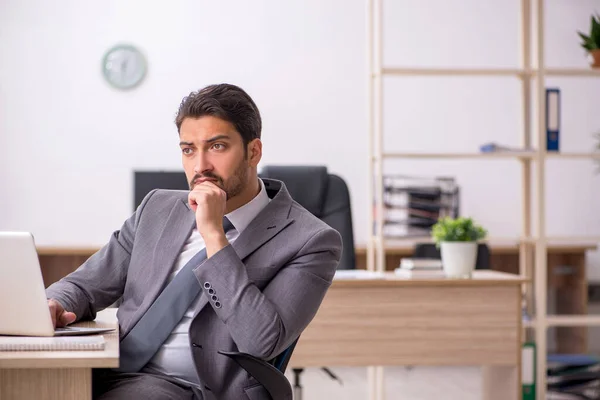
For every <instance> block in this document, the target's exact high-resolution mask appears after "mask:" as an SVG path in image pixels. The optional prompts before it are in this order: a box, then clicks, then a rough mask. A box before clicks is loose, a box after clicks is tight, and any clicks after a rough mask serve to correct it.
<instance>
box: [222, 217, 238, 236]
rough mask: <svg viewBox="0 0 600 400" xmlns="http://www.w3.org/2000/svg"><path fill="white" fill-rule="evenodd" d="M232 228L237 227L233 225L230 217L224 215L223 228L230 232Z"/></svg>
mask: <svg viewBox="0 0 600 400" xmlns="http://www.w3.org/2000/svg"><path fill="white" fill-rule="evenodd" d="M232 229H235V226H233V224H232V223H231V221H230V220H229V218H227V217H223V230H224V231H225V233H227V232H229V231H230V230H232Z"/></svg>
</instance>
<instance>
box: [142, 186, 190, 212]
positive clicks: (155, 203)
mask: <svg viewBox="0 0 600 400" xmlns="http://www.w3.org/2000/svg"><path fill="white" fill-rule="evenodd" d="M188 195H189V191H187V190H170V189H154V190H152V191H151V192H150V193H148V194H147V195H146V197H144V199H143V200H142V203H141V204H140V206H139V209H138V212H142V211H147V210H148V209H152V210H153V211H157V210H159V209H162V208H170V207H172V206H173V205H174V204H175V203H177V202H180V201H182V202H183V203H184V204H187V199H188Z"/></svg>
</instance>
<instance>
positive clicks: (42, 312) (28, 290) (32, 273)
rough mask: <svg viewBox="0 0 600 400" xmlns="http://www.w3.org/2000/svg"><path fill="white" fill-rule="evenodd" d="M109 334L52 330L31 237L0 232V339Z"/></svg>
mask: <svg viewBox="0 0 600 400" xmlns="http://www.w3.org/2000/svg"><path fill="white" fill-rule="evenodd" d="M112 330H114V329H112V328H108V329H107V328H76V327H66V328H57V329H54V327H53V326H52V318H51V316H50V310H49V308H48V300H47V299H46V290H45V288H44V281H43V279H42V271H41V269H40V263H39V260H38V254H37V250H36V247H35V242H34V239H33V235H32V234H31V233H29V232H0V335H20V336H70V335H88V334H94V333H102V332H108V331H112Z"/></svg>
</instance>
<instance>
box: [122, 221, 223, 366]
mask: <svg viewBox="0 0 600 400" xmlns="http://www.w3.org/2000/svg"><path fill="white" fill-rule="evenodd" d="M223 228H224V230H225V233H227V232H228V231H230V230H231V229H234V226H233V224H232V223H231V222H230V221H229V220H228V219H227V218H225V217H224V218H223ZM204 260H206V248H204V249H202V250H201V251H199V252H198V253H197V254H196V255H195V256H193V257H192V258H191V259H190V261H188V262H187V264H185V266H184V267H183V268H182V269H181V270H180V271H179V272H178V273H177V275H175V277H174V278H173V280H172V281H171V282H170V283H169V284H168V285H167V286H166V287H165V288H164V290H163V291H162V292H161V294H160V295H159V296H158V298H157V299H156V300H155V301H154V303H152V305H151V306H150V308H148V311H146V313H145V314H144V315H143V316H142V318H140V320H139V321H138V323H137V324H136V325H135V326H134V327H133V328H132V329H131V331H129V333H128V334H127V336H125V337H124V338H123V340H121V344H120V364H119V365H120V366H119V368H118V370H119V371H122V372H137V371H139V370H140V369H142V367H143V366H144V365H146V363H147V362H148V361H150V359H151V358H152V357H153V356H154V354H155V353H156V351H157V350H158V349H159V348H160V346H162V344H163V342H164V341H165V340H166V339H167V338H168V337H169V335H170V334H171V332H173V329H174V328H175V327H176V326H177V324H178V323H179V321H181V318H183V316H184V314H185V312H186V311H187V309H188V308H189V307H190V305H191V304H192V302H193V301H194V299H195V298H196V297H198V295H199V294H200V289H201V287H200V283H199V282H198V280H197V279H196V276H195V275H194V273H193V269H194V268H196V267H197V266H198V265H200V264H201V263H202V262H203V261H204Z"/></svg>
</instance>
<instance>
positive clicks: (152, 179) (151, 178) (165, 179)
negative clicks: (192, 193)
mask: <svg viewBox="0 0 600 400" xmlns="http://www.w3.org/2000/svg"><path fill="white" fill-rule="evenodd" d="M133 182H134V196H133V197H134V200H133V203H134V204H133V209H134V210H135V209H137V207H138V206H139V205H140V203H141V202H142V200H144V197H145V196H146V195H147V194H148V193H150V192H151V191H152V190H154V189H175V190H189V189H190V186H189V185H188V182H187V179H186V177H185V173H184V172H183V171H134V178H133Z"/></svg>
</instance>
